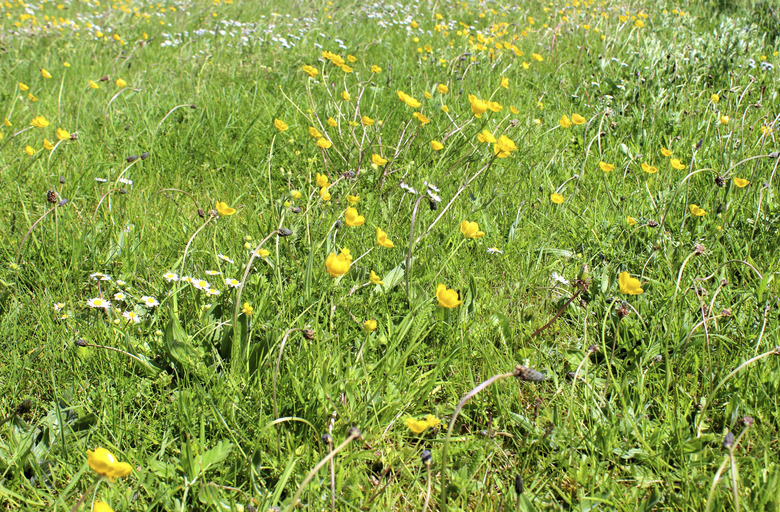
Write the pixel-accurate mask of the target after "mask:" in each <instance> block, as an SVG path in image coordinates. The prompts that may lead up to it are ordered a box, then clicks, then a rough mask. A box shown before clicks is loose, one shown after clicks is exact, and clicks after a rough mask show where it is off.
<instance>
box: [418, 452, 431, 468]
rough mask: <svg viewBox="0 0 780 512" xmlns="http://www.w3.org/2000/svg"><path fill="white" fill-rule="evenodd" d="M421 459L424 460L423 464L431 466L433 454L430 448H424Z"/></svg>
mask: <svg viewBox="0 0 780 512" xmlns="http://www.w3.org/2000/svg"><path fill="white" fill-rule="evenodd" d="M420 461H422V463H423V464H425V465H426V466H430V465H431V462H432V461H433V456H432V455H431V451H430V450H423V452H422V454H421V455H420Z"/></svg>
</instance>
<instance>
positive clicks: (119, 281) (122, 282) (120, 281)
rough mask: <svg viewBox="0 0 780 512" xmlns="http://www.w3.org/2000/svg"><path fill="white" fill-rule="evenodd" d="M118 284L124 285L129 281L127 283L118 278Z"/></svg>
mask: <svg viewBox="0 0 780 512" xmlns="http://www.w3.org/2000/svg"><path fill="white" fill-rule="evenodd" d="M116 284H118V285H119V286H124V285H126V284H127V283H126V282H124V281H123V280H122V279H117V280H116Z"/></svg>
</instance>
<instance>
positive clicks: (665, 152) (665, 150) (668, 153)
mask: <svg viewBox="0 0 780 512" xmlns="http://www.w3.org/2000/svg"><path fill="white" fill-rule="evenodd" d="M661 154H662V155H663V156H672V152H671V151H670V150H668V149H666V148H661Z"/></svg>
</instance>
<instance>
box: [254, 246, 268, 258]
mask: <svg viewBox="0 0 780 512" xmlns="http://www.w3.org/2000/svg"><path fill="white" fill-rule="evenodd" d="M270 254H271V251H269V250H268V249H263V248H260V249H258V250H257V251H256V252H255V256H258V257H260V258H267V257H268V256H269V255H270Z"/></svg>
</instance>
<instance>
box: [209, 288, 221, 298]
mask: <svg viewBox="0 0 780 512" xmlns="http://www.w3.org/2000/svg"><path fill="white" fill-rule="evenodd" d="M219 294H220V291H219V290H216V289H214V288H209V289H208V290H206V297H216V296H217V295H219Z"/></svg>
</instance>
